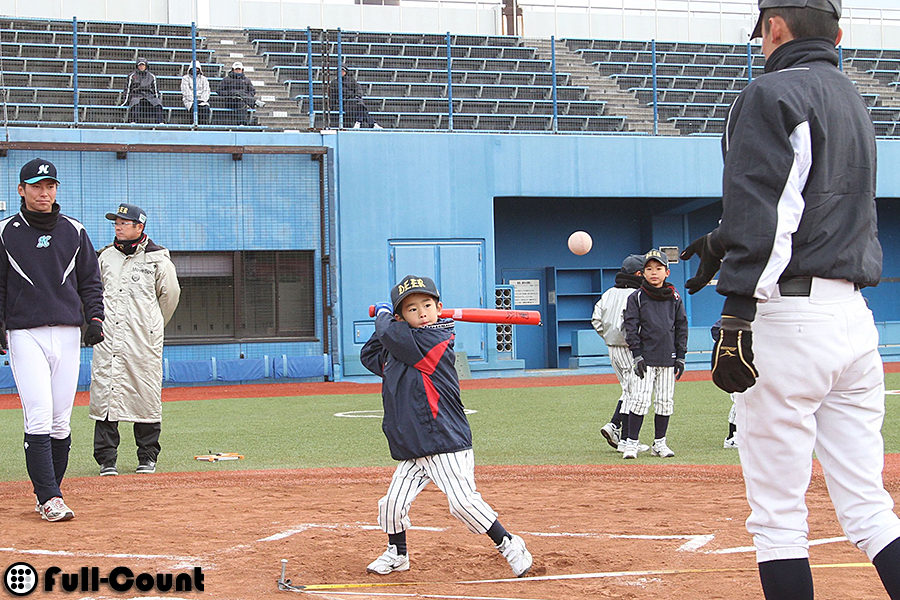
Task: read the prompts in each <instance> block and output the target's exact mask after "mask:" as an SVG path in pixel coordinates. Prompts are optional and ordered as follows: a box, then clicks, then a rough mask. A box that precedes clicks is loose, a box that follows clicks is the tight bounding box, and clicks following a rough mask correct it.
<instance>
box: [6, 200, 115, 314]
mask: <svg viewBox="0 0 900 600" xmlns="http://www.w3.org/2000/svg"><path fill="white" fill-rule="evenodd" d="M93 318H98V319H101V320H102V319H103V283H102V282H101V280H100V264H99V262H98V261H97V253H96V252H95V251H94V246H93V245H92V244H91V240H90V239H89V238H88V235H87V231H85V229H84V226H83V225H82V224H81V223H79V222H78V221H76V220H75V219H72V218H70V217H67V216H65V215H59V220H58V221H57V223H56V226H55V227H54V228H53V229H52V230H50V231H44V230H42V229H36V228H34V227H32V226H30V225H29V224H28V221H26V220H25V218H24V217H23V216H22V213H16V214H15V215H13V216H11V217H8V218H6V219H3V220H2V221H0V323H3V324H4V325H5V326H6V328H7V329H31V328H34V327H43V326H45V325H74V326H76V327H81V325H82V324H83V323H84V322H85V320H87V321H90V320H91V319H93Z"/></svg>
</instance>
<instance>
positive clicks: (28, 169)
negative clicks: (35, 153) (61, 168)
mask: <svg viewBox="0 0 900 600" xmlns="http://www.w3.org/2000/svg"><path fill="white" fill-rule="evenodd" d="M42 179H52V180H53V181H55V182H56V183H59V179H57V178H56V167H55V166H54V165H53V163H52V162H50V161H49V160H44V159H43V158H35V159H34V160H29V161H28V162H27V163H25V166H24V167H22V170H21V171H19V181H20V182H21V183H37V182H38V181H40V180H42Z"/></svg>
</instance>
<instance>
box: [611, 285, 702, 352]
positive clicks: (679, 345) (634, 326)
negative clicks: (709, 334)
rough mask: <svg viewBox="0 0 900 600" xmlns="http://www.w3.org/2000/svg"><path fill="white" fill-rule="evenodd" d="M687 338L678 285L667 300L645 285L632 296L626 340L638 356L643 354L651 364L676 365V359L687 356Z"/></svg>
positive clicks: (628, 305)
mask: <svg viewBox="0 0 900 600" xmlns="http://www.w3.org/2000/svg"><path fill="white" fill-rule="evenodd" d="M666 285H669V284H666ZM687 338H688V326H687V315H686V314H685V312H684V303H683V302H682V300H681V296H679V295H678V292H676V291H675V290H674V288H673V289H672V296H671V297H670V298H669V299H667V300H656V299H654V298H653V297H652V296H650V294H648V293H647V292H646V290H644V289H643V288H641V289H639V290H638V291H636V292H634V293H633V294H631V295H630V296H629V297H628V302H627V303H626V304H625V341H626V342H628V348H629V349H630V350H631V354H632V355H633V356H634V357H635V358H637V357H638V356H643V357H644V360H645V361H647V366H648V367H674V366H675V359H676V358H680V359H684V355H685V353H686V352H687Z"/></svg>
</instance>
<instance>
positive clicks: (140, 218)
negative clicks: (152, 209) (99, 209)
mask: <svg viewBox="0 0 900 600" xmlns="http://www.w3.org/2000/svg"><path fill="white" fill-rule="evenodd" d="M106 218H107V219H109V220H110V221H115V220H116V219H128V220H129V221H137V222H138V223H145V222H146V221H147V213H145V212H144V211H143V210H142V209H140V208H138V207H137V206H135V205H134V204H120V205H119V208H118V209H117V210H116V212H114V213H106Z"/></svg>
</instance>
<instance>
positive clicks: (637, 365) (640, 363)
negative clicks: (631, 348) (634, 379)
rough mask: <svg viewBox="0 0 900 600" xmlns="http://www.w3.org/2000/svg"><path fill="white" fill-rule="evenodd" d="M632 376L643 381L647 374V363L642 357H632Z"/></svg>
mask: <svg viewBox="0 0 900 600" xmlns="http://www.w3.org/2000/svg"><path fill="white" fill-rule="evenodd" d="M634 374H635V375H637V376H638V379H643V378H644V375H646V374H647V361H645V360H644V357H643V356H635V357H634Z"/></svg>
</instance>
